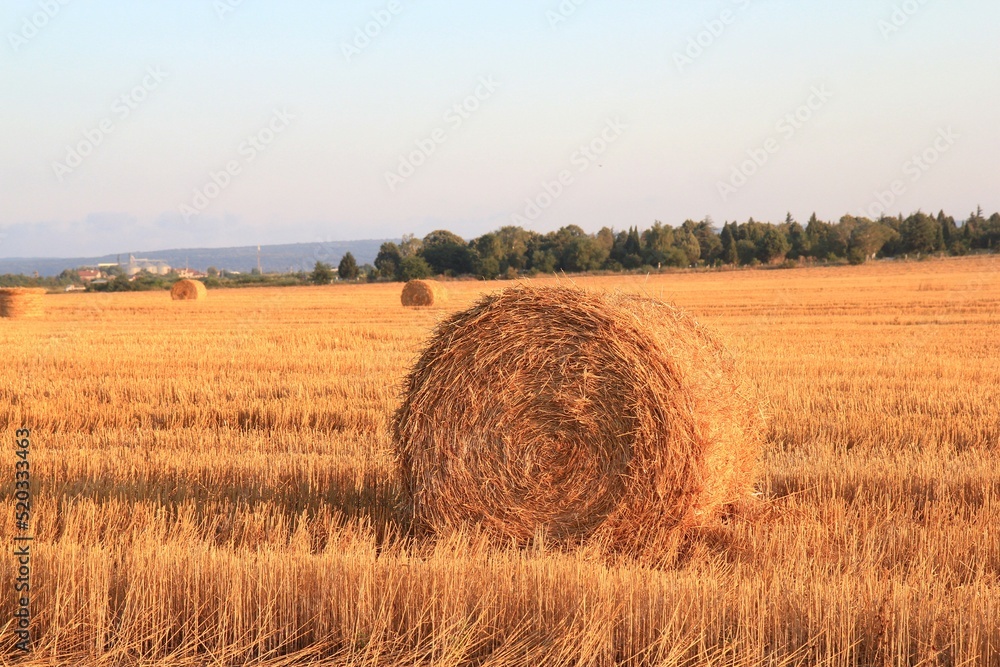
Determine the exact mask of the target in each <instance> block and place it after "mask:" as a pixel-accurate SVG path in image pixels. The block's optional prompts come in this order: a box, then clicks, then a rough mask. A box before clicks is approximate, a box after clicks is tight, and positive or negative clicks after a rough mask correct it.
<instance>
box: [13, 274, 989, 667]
mask: <svg viewBox="0 0 1000 667" xmlns="http://www.w3.org/2000/svg"><path fill="white" fill-rule="evenodd" d="M577 282H578V283H579V284H580V285H582V286H586V287H599V288H609V289H611V288H620V289H623V290H625V291H629V292H634V293H648V294H649V295H651V296H654V297H657V298H661V299H665V300H670V301H673V302H676V303H678V304H680V305H681V306H682V307H684V308H685V309H686V310H688V311H690V312H693V313H694V314H695V315H696V316H697V317H698V319H699V321H702V322H703V323H705V324H706V325H708V326H710V327H711V328H712V329H713V330H715V331H718V332H720V333H721V334H722V335H723V336H724V337H725V338H726V341H727V345H728V346H729V347H730V348H731V349H733V350H734V351H735V353H736V355H737V356H738V357H739V358H741V359H743V360H744V361H745V362H746V364H747V366H748V368H747V370H748V372H749V375H750V376H751V377H753V378H754V379H755V380H756V381H757V382H758V384H759V385H760V391H761V392H762V393H763V395H764V396H765V397H766V398H767V401H768V404H769V405H770V418H769V421H768V431H767V438H768V443H769V444H768V447H767V449H766V452H765V461H764V466H763V475H764V482H763V491H764V494H765V496H766V497H767V498H768V499H769V501H770V504H771V507H772V510H771V511H770V512H768V513H767V514H765V515H764V516H761V517H759V518H758V520H757V521H755V522H745V521H742V520H740V519H739V517H735V518H733V519H731V520H730V521H729V522H728V523H724V524H719V525H717V526H715V527H713V528H705V529H703V530H701V531H700V532H698V533H697V534H696V535H695V536H694V537H693V538H692V539H691V540H689V541H688V542H687V543H685V544H683V545H681V546H680V548H679V549H678V550H677V554H676V559H675V560H674V562H672V563H669V564H667V565H666V566H664V567H661V568H655V569H654V568H649V567H646V566H643V565H641V564H639V563H636V562H634V561H631V560H630V559H628V558H624V557H623V558H620V559H618V560H616V561H614V562H608V561H606V560H605V559H604V558H602V557H601V556H600V554H597V553H595V552H594V551H593V550H589V549H586V548H584V549H576V550H563V549H561V548H558V547H553V546H552V545H549V544H546V543H544V541H536V542H532V543H531V544H529V545H527V546H524V547H521V548H511V547H505V546H497V545H495V544H493V543H492V542H491V541H490V540H487V539H484V536H482V535H477V534H475V533H474V532H472V531H455V532H454V533H452V534H449V535H443V536H439V537H437V538H434V539H411V538H409V537H408V536H407V535H408V533H407V525H406V516H405V514H404V513H403V512H401V511H400V509H399V506H400V505H401V501H402V496H403V494H402V492H401V489H400V485H399V482H398V480H397V478H396V476H395V472H394V458H393V451H392V445H391V439H390V429H389V422H390V419H391V415H392V413H393V411H394V410H395V409H396V408H397V407H398V399H397V396H398V395H399V392H400V390H401V385H400V383H401V380H402V377H401V376H402V373H401V371H400V369H404V368H407V367H409V365H410V364H411V363H412V362H413V360H414V359H415V357H416V355H417V352H418V350H419V348H420V346H421V345H422V344H423V342H424V341H425V340H426V337H427V335H428V334H429V332H430V330H431V329H432V327H433V326H434V325H435V324H436V323H437V320H438V319H439V318H443V317H445V316H446V313H445V312H443V311H435V310H416V311H414V310H408V309H404V308H402V307H401V306H400V304H399V287H398V286H394V285H374V286H367V285H363V286H355V285H344V286H331V287H322V288H302V289H286V290H232V291H221V290H220V291H218V292H216V293H213V298H212V299H211V300H208V301H205V302H204V307H201V308H198V309H197V310H194V311H189V310H186V309H185V310H184V312H180V311H176V310H175V309H173V308H171V307H170V303H169V302H166V303H165V302H163V301H162V294H159V295H158V294H155V293H123V294H66V295H55V296H50V297H46V299H47V303H46V306H47V308H46V310H47V316H46V318H45V319H44V320H25V321H17V322H14V321H6V320H0V346H2V349H3V350H4V364H3V365H0V425H2V426H3V429H2V432H3V433H4V437H5V438H7V441H8V442H11V441H12V439H13V430H14V429H15V428H18V427H21V426H23V425H28V426H31V427H32V428H33V429H34V430H33V440H34V447H35V449H34V453H33V459H32V470H33V473H34V479H35V480H36V481H37V484H38V486H37V488H36V491H35V493H36V499H37V502H36V506H35V516H36V521H35V526H34V531H35V535H36V542H35V549H36V560H35V561H34V570H33V572H32V577H33V582H34V583H35V585H36V588H35V589H34V590H33V593H34V599H33V607H34V612H35V620H34V626H33V632H34V635H35V637H36V642H37V644H36V649H35V653H34V654H33V656H32V660H31V662H29V663H26V664H31V663H34V664H48V663H58V664H67V665H70V664H101V665H118V664H164V665H166V664H171V665H195V664H198V665H201V664H220V665H221V664H247V663H251V662H255V661H259V662H262V663H267V662H272V663H274V664H288V663H289V662H291V661H293V660H298V661H300V662H302V663H306V662H310V661H319V660H320V659H322V660H324V661H325V662H326V663H327V664H367V665H396V664H398V665H402V664H409V665H412V664H442V665H460V664H478V665H534V666H537V665H542V664H544V665H570V664H589V665H610V664H615V663H623V664H649V665H658V664H664V665H669V664H692V665H693V664H719V665H791V664H809V665H813V664H823V665H875V664H878V665H883V664H889V665H895V664H900V665H904V664H905V665H915V664H948V665H959V664H977V665H1000V623H998V619H1000V458H998V453H1000V444H998V443H1000V420H998V412H997V399H996V397H997V396H998V395H1000V346H998V345H997V342H996V341H997V331H998V330H1000V261H998V260H997V259H964V260H955V261H941V262H924V263H914V264H901V263H899V264H897V263H884V264H882V263H880V264H876V265H873V266H867V267H861V268H837V269H809V270H799V271H767V272H737V273H725V274H701V275H690V274H676V275H668V276H662V277H650V278H649V279H648V280H646V279H645V278H642V277H638V278H635V277H633V278H620V279H610V278H609V279H583V280H578V281H577ZM922 286H923V287H922ZM928 286H930V287H928ZM494 287H496V285H492V284H490V285H484V284H482V283H457V284H454V285H453V286H452V290H451V291H452V296H453V299H454V307H455V308H456V309H459V308H463V307H465V306H468V305H470V304H471V303H472V302H473V301H474V300H475V299H476V298H478V297H479V295H480V294H481V292H482V291H483V290H485V289H492V288H494ZM179 339H183V340H184V344H183V345H178V344H176V342H175V341H177V340H179ZM5 451H9V450H6V449H5ZM7 461H8V463H6V464H4V465H5V466H9V467H7V468H5V469H6V470H8V472H5V473H4V479H5V480H7V481H5V482H4V483H3V486H2V487H0V488H2V490H3V495H2V496H0V535H5V536H6V535H11V534H12V533H13V532H14V525H13V521H14V519H13V514H14V512H13V509H14V507H13V505H14V503H13V498H12V488H13V485H12V481H11V480H12V478H13V474H12V472H9V471H10V470H11V469H12V468H13V458H12V457H10V458H8V459H7ZM13 568H14V562H13V558H12V557H10V556H9V555H8V556H5V557H0V587H2V589H3V590H5V591H10V590H11V580H12V578H13V572H14V569H13ZM12 612H13V607H12V596H11V595H10V594H8V593H4V594H3V595H2V596H0V619H10V618H11V613H12ZM7 622H8V621H7V620H2V621H0V626H2V625H3V624H4V623H7ZM0 636H2V637H3V643H2V644H0V662H12V661H14V660H15V654H14V652H13V650H12V649H11V646H10V642H9V637H10V634H9V631H8V629H3V631H2V635H0Z"/></svg>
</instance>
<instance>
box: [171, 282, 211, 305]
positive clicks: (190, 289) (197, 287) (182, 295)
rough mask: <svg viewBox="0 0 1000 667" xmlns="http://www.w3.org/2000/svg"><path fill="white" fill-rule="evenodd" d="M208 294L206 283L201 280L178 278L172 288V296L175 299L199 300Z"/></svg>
mask: <svg viewBox="0 0 1000 667" xmlns="http://www.w3.org/2000/svg"><path fill="white" fill-rule="evenodd" d="M206 296H208V290H207V289H205V283H203V282H201V281H199V280H187V279H185V280H178V281H177V282H175V283H174V286H173V287H171V288H170V298H171V299H173V300H174V301H199V300H201V299H204V298H205V297H206Z"/></svg>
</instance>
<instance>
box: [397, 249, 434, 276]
mask: <svg viewBox="0 0 1000 667" xmlns="http://www.w3.org/2000/svg"><path fill="white" fill-rule="evenodd" d="M431 275H433V274H432V272H431V267H430V266H429V265H428V264H427V261H426V260H425V259H424V258H423V257H421V256H420V255H410V256H409V257H404V258H403V261H402V262H401V263H400V265H399V277H400V279H401V280H418V279H420V278H429V277H430V276H431Z"/></svg>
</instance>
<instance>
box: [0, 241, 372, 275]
mask: <svg viewBox="0 0 1000 667" xmlns="http://www.w3.org/2000/svg"><path fill="white" fill-rule="evenodd" d="M384 242H385V241H384V240H374V239H373V240H365V241H330V242H323V243H318V242H317V243H286V244H282V245H262V246H261V247H260V264H261V268H262V269H263V270H264V272H265V273H268V272H288V271H299V270H304V271H310V270H312V268H313V266H315V264H316V262H317V261H320V262H325V263H327V264H332V265H333V266H334V267H336V266H337V264H338V263H339V262H340V258H341V257H343V256H344V255H345V254H346V253H347V252H350V253H351V254H352V255H354V258H355V259H356V260H357V261H358V264H359V265H360V264H371V263H372V262H374V261H375V257H376V256H377V255H378V249H379V246H380V245H382V244H383V243H384ZM129 254H131V255H134V256H135V257H136V258H146V259H157V260H164V261H165V262H166V263H167V264H169V265H170V266H172V267H176V268H184V267H188V268H191V269H197V270H198V271H204V270H205V269H207V268H208V267H210V266H214V267H215V268H217V269H219V270H222V269H228V270H230V271H243V272H248V271H250V270H252V269H254V268H256V267H257V246H255V245H253V246H240V247H236V248H178V249H174V250H142V251H135V252H132V253H128V252H123V253H121V254H114V255H104V256H102V257H66V258H51V257H39V258H21V257H13V258H0V274H4V273H23V274H25V275H32V274H33V273H34V272H35V271H37V272H38V274H39V275H41V276H56V275H59V274H60V273H61V272H62V271H63V270H64V269H75V268H77V267H81V266H96V265H97V264H103V263H111V262H117V261H121V263H122V264H127V263H128V259H129Z"/></svg>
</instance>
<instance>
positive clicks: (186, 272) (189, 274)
mask: <svg viewBox="0 0 1000 667" xmlns="http://www.w3.org/2000/svg"><path fill="white" fill-rule="evenodd" d="M176 272H177V275H178V276H180V277H181V278H192V279H197V278H205V277H207V276H206V275H205V274H204V273H202V272H201V271H196V270H194V269H176Z"/></svg>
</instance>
